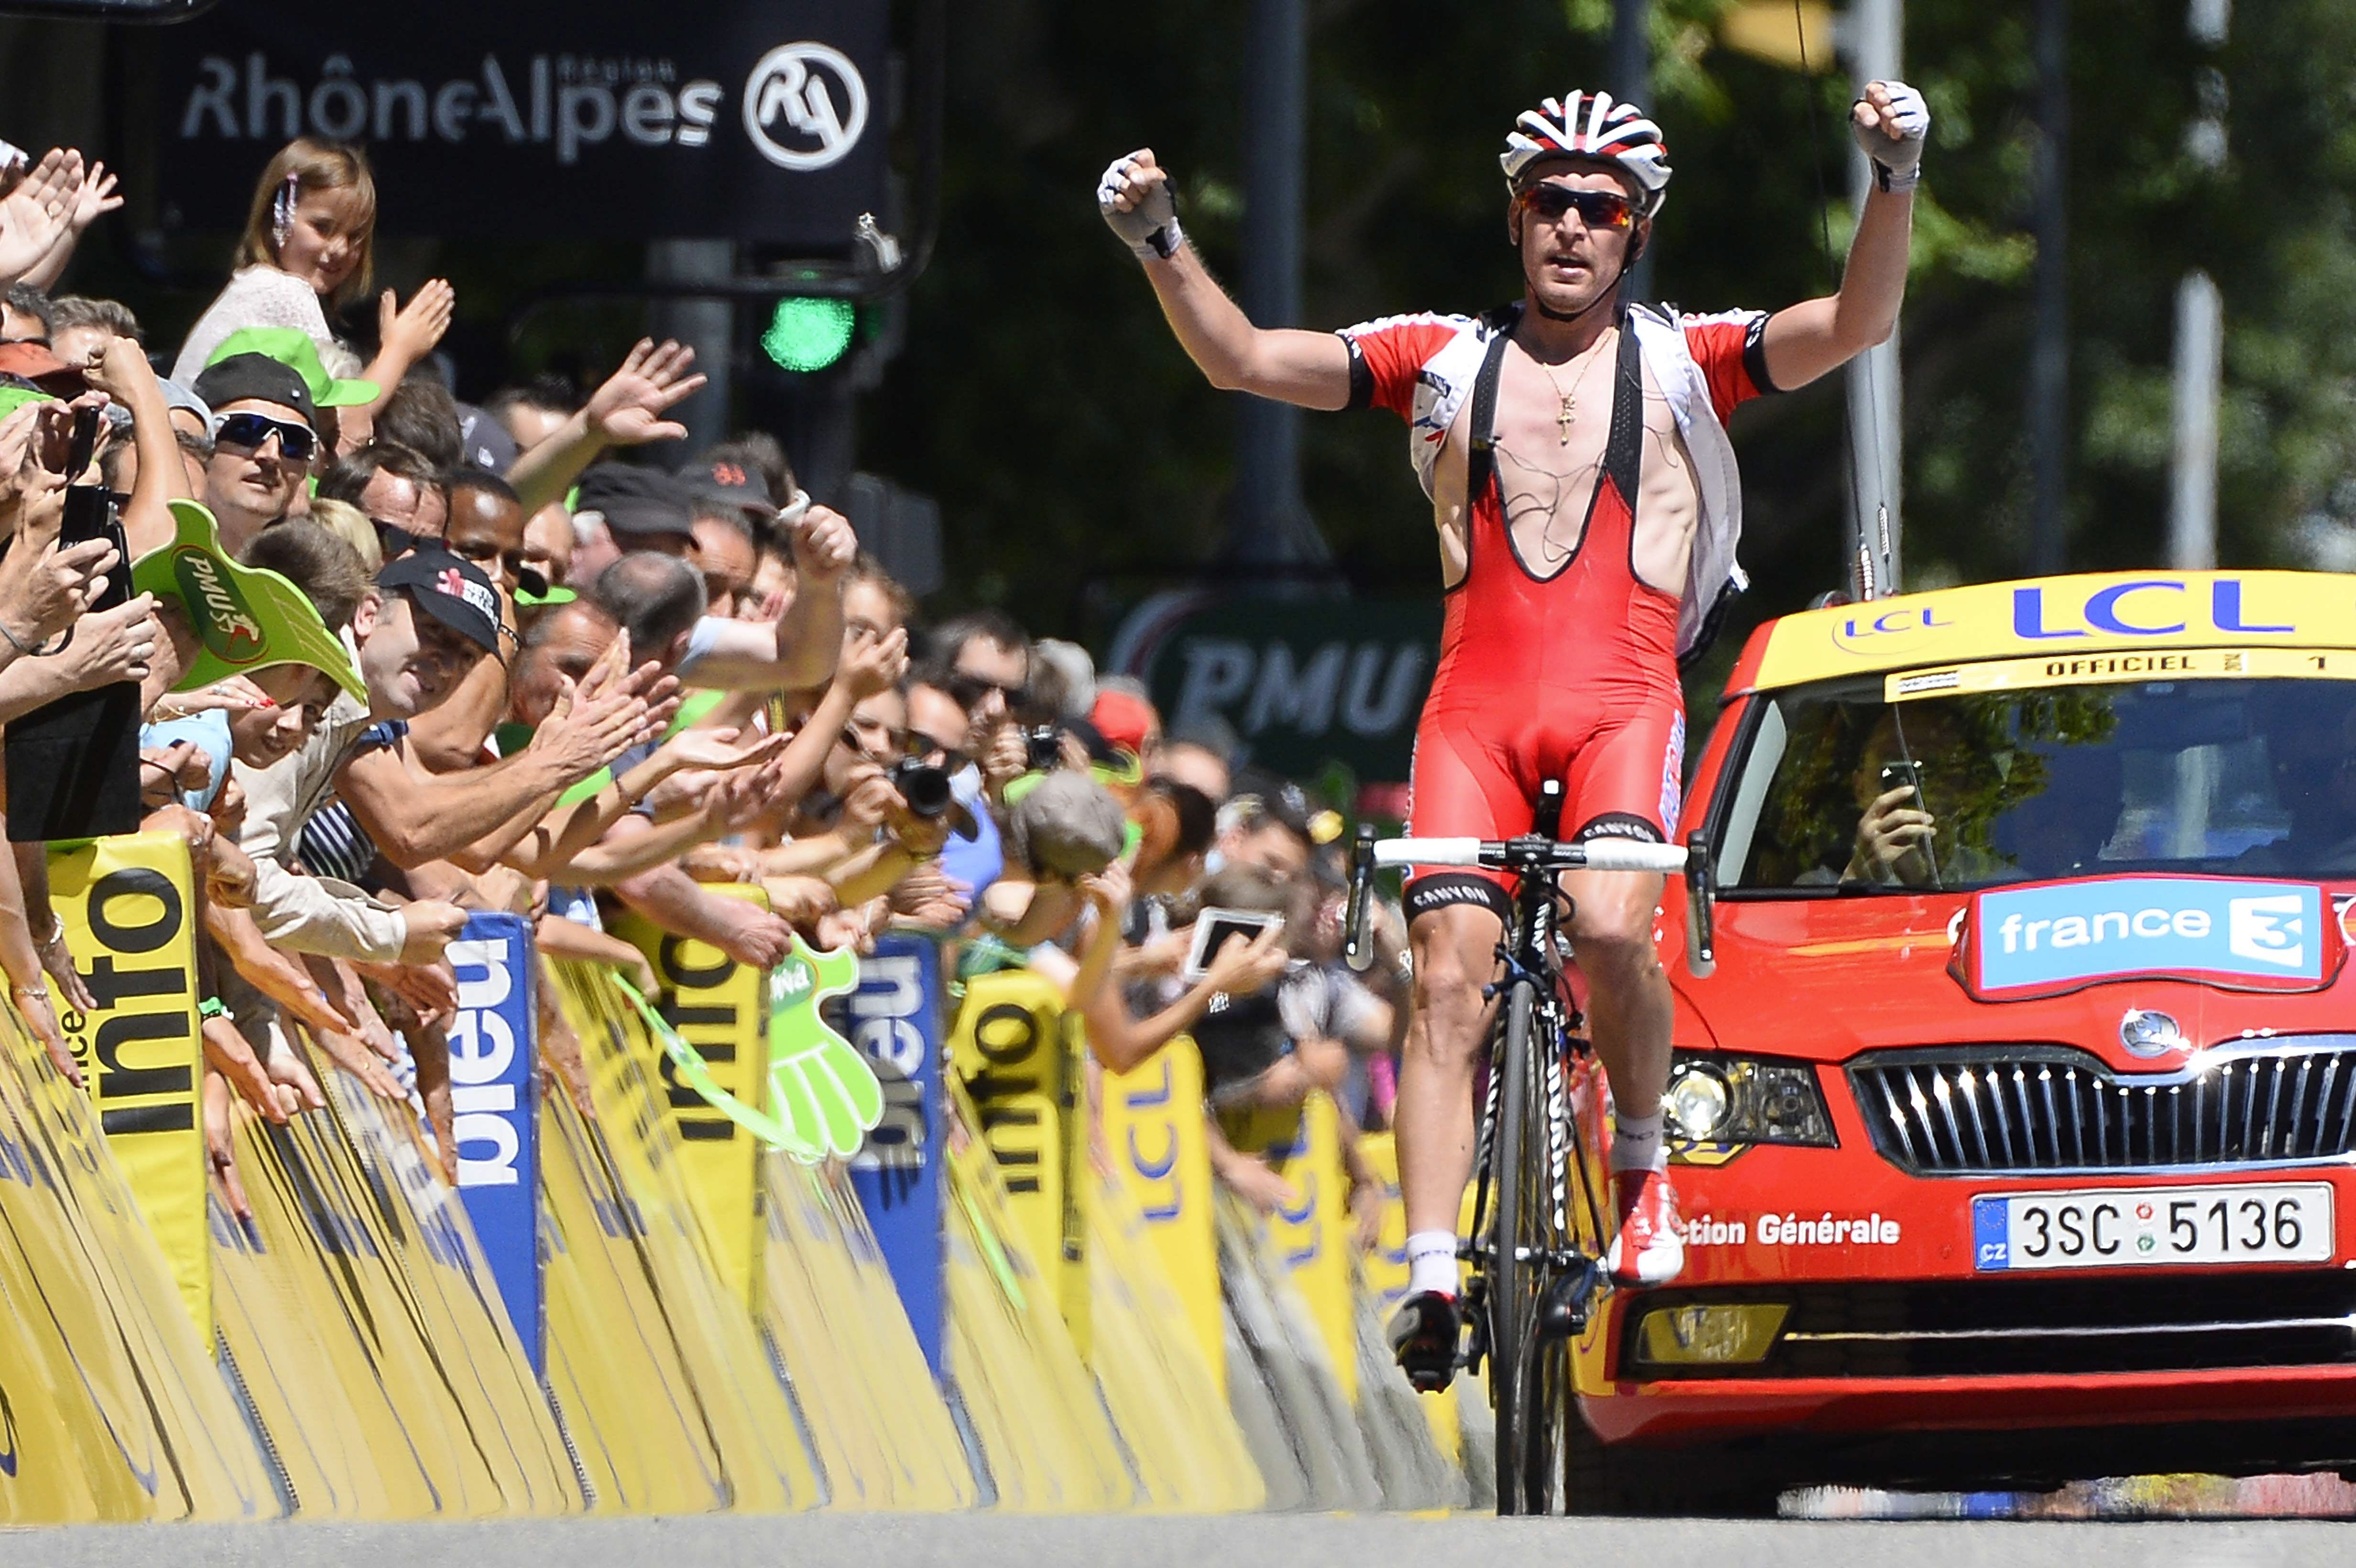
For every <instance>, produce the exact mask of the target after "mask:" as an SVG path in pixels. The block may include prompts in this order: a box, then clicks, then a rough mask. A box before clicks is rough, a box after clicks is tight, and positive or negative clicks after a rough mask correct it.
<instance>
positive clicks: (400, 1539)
mask: <svg viewBox="0 0 2356 1568" xmlns="http://www.w3.org/2000/svg"><path fill="white" fill-rule="evenodd" d="M2268 1485H2269V1484H2267V1483H2255V1482H2245V1483H2241V1484H2239V1485H2238V1486H2237V1485H2236V1484H2235V1483H2232V1482H2218V1481H2214V1480H2209V1479H2202V1480H2194V1481H2190V1482H2188V1481H2186V1480H2185V1479H2184V1478H2181V1477H2169V1478H2166V1479H2162V1480H2158V1481H2136V1482H2126V1483H2104V1486H2116V1487H2120V1488H2126V1495H2131V1496H2133V1497H2135V1498H2136V1499H2138V1500H2137V1502H2136V1509H2148V1508H2151V1507H2156V1506H2160V1505H2161V1502H2162V1499H2179V1501H2180V1503H2181V1505H2182V1506H2187V1507H2197V1508H2201V1509H2204V1510H2207V1509H2214V1508H2215V1507H2217V1506H2219V1505H2220V1504H2221V1503H2222V1504H2224V1505H2230V1506H2232V1507H2233V1508H2236V1509H2251V1508H2254V1509H2262V1510H2266V1511H2274V1510H2281V1511H2288V1512H2304V1511H2307V1509H2308V1508H2309V1507H2310V1506H2312V1505H2313V1504H2314V1503H2316V1502H2317V1501H2319V1499H2323V1498H2325V1497H2326V1496H2329V1497H2330V1498H2331V1499H2333V1500H2335V1501H2336V1502H2338V1503H2339V1504H2340V1505H2341V1506H2345V1503H2346V1500H2347V1488H2339V1489H2337V1490H2334V1491H2329V1492H2328V1493H2327V1492H2326V1491H2322V1490H2318V1489H2317V1488H2316V1487H2315V1484H2314V1483H2312V1482H2308V1481H2292V1482H2287V1483H2274V1484H2272V1488H2273V1489H2271V1490H2268V1489H2265V1488H2267V1486H2268ZM2097 1490H2100V1488H2094V1489H2093V1490H2090V1492H2089V1493H2088V1497H2089V1499H2091V1497H2092V1495H2093V1491H2097ZM1847 1496H1848V1497H1849V1498H1851V1499H1858V1500H1862V1499H1863V1498H1864V1497H1865V1494H1862V1493H1850V1494H1847ZM2267 1499H2272V1500H2267ZM1924 1500H1925V1499H1920V1498H1912V1499H1902V1501H1903V1505H1904V1506H1907V1507H1912V1506H1915V1505H1917V1504H1919V1503H1921V1502H1922V1501H1924ZM1948 1500H1952V1501H1956V1502H1958V1503H1960V1502H1961V1499H1948ZM2053 1501H2054V1499H2037V1508H2030V1507H2028V1506H2025V1505H2024V1506H2022V1507H2020V1508H2019V1509H2018V1511H2017V1512H2015V1513H2012V1514H2008V1516H2007V1517H2005V1518H2003V1519H1987V1518H1979V1517H1968V1518H1924V1519H1916V1520H1911V1521H1908V1522H1899V1523H1872V1522H1866V1521H1864V1520H1855V1519H1851V1520H1796V1519H1793V1520H1760V1521H1734V1520H1499V1519H1494V1518H1487V1517H1482V1516H1477V1515H1458V1516H1453V1517H1449V1518H1430V1517H1414V1518H1400V1517H1397V1516H1391V1517H1385V1516H1380V1515H1358V1516H1355V1517H1350V1516H1337V1515H1322V1516H1321V1515H1310V1516H1302V1515H1281V1514H1262V1515H1228V1516H1224V1517H1185V1516H1162V1517H1150V1516H1139V1515H1122V1516H1104V1515H1098V1516H1082V1517H1076V1518H1074V1517H1023V1516H1021V1515H1012V1514H1002V1513H981V1514H927V1515H912V1514H902V1515H875V1514H838V1513H817V1514H797V1515H769V1516H766V1517H765V1516H760V1515H744V1514H737V1515H720V1516H712V1517H701V1518H691V1519H610V1520H547V1521H528V1522H518V1523H466V1522H451V1523H443V1524H395V1525H333V1524H261V1525H231V1526H214V1525H194V1526H190V1525H130V1526H112V1527H91V1528H76V1529H63V1530H58V1529H47V1530H22V1531H0V1561H5V1562H7V1563H38V1564H39V1565H40V1568H98V1565H100V1564H107V1565H110V1568H111V1565H112V1564H117V1563H121V1564H125V1565H131V1568H193V1565H202V1568H217V1565H218V1568H226V1565H230V1564H237V1565H243V1564H249V1563H251V1564H255V1565H257V1568H259V1565H263V1564H266V1565H267V1568H344V1565H345V1564H349V1563H366V1564H367V1565H368V1568H466V1565H468V1564H476V1563H561V1564H562V1565H563V1568H646V1565H647V1564H648V1563H662V1564H664V1565H665V1568H781V1565H784V1568H833V1565H835V1564H841V1565H843V1568H995V1565H997V1564H1001V1563H1002V1564H1007V1565H1009V1568H1066V1565H1069V1568H1205V1564H1211V1563H1241V1564H1249V1565H1251V1568H1587V1565H1590V1564H1591V1565H1598V1568H1619V1565H1625V1568H1847V1564H1850V1563H1856V1564H1858V1565H1859V1568H1892V1564H1902V1568H2049V1565H2050V1568H2346V1565H2347V1564H2348V1563H2349V1562H2350V1559H2351V1549H2356V1531H2351V1528H2350V1527H2348V1526H2346V1525H2341V1524H2329V1523H2321V1522H2317V1521H2313V1520H2303V1519H2291V1520H2248V1519H2239V1518H2233V1519H2221V1518H2215V1517H2204V1518H2201V1519H2198V1520H2171V1521H2168V1522H2153V1521H2149V1520H2131V1519H2126V1518H2118V1519H2116V1520H2115V1522H2107V1523H2100V1524H2094V1523H2083V1522H2072V1520H2076V1519H2082V1518H2083V1517H2085V1516H2084V1515H2083V1514H2081V1515H2073V1516H2070V1518H2068V1519H2063V1518H2055V1517H2052V1516H2051V1515H2050V1514H2047V1513H2042V1512H2040V1511H2038V1509H2044V1508H2050V1507H2051V1506H2052V1504H2053ZM1892 1506H1897V1504H1895V1503H1893V1504H1892ZM2104 1517H2105V1518H2111V1517H2113V1516H2111V1515H2105V1516H2104Z"/></svg>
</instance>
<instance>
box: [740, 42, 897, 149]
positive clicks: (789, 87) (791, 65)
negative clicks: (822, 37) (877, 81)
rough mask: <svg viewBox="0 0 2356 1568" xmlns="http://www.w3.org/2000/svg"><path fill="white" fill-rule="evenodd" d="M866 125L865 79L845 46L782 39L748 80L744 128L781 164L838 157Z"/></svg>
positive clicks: (754, 140)
mask: <svg viewBox="0 0 2356 1568" xmlns="http://www.w3.org/2000/svg"><path fill="white" fill-rule="evenodd" d="M866 129H867V83H866V82H865V81H864V80H862V79H861V77H860V74H859V68H858V67H857V66H854V65H852V64H851V60H850V58H849V57H848V56H846V55H844V54H843V52H842V51H841V49H837V48H830V47H829V46H827V45H825V44H819V43H809V42H803V43H798V44H780V45H778V46H777V47H776V48H774V49H771V50H770V51H769V52H768V53H767V54H765V55H763V56H762V57H761V62H760V64H758V65H756V66H755V67H754V68H753V74H752V76H751V78H750V79H749V80H746V81H745V83H744V130H745V133H747V134H749V135H750V136H751V137H752V138H753V145H754V146H755V147H757V148H759V149H760V152H761V155H762V156H763V157H765V158H766V159H768V160H769V161H770V162H771V163H773V164H775V165H777V166H778V167H779V168H783V169H798V170H803V171H808V170H810V169H822V168H825V167H826V166H827V165H830V164H835V163H840V162H841V161H842V159H843V158H844V157H846V156H848V155H850V152H851V148H852V147H854V146H856V145H858V143H859V134H860V133H861V132H862V131H864V130H866Z"/></svg>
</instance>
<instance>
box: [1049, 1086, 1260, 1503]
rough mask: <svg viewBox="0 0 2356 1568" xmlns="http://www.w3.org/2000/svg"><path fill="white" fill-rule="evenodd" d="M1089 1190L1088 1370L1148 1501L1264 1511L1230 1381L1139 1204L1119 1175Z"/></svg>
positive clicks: (1096, 1180) (1091, 1183)
mask: <svg viewBox="0 0 2356 1568" xmlns="http://www.w3.org/2000/svg"><path fill="white" fill-rule="evenodd" d="M1198 1119H1199V1118H1198ZM1087 1197H1088V1202H1087V1221H1088V1245H1087V1254H1088V1279H1089V1283H1090V1287H1091V1290H1092V1293H1093V1296H1094V1300H1095V1312H1094V1316H1093V1317H1092V1318H1091V1322H1092V1324H1093V1327H1094V1336H1093V1339H1092V1342H1091V1344H1090V1347H1089V1358H1088V1360H1089V1365H1090V1366H1091V1367H1092V1368H1093V1369H1094V1370H1095V1371H1096V1375H1097V1382H1098V1385H1099V1386H1100V1387H1101V1388H1102V1389H1103V1390H1104V1397H1105V1404H1106V1407H1107V1408H1108V1409H1109V1410H1110V1411H1111V1412H1112V1416H1113V1420H1114V1421H1115V1423H1116V1424H1119V1428H1120V1431H1121V1435H1123V1436H1124V1437H1126V1438H1127V1439H1128V1440H1129V1443H1130V1453H1131V1457H1132V1459H1133V1460H1134V1462H1135V1464H1136V1467H1137V1477H1138V1482H1139V1485H1140V1487H1141V1488H1142V1490H1143V1492H1144V1499H1143V1500H1144V1501H1145V1502H1146V1503H1147V1504H1148V1505H1150V1506H1152V1507H1157V1508H1168V1509H1190V1510H1195V1511H1204V1512H1233V1511H1241V1510H1245V1509H1257V1508H1260V1507H1262V1506H1264V1505H1265V1504H1266V1503H1267V1501H1268V1488H1267V1487H1266V1486H1265V1485H1264V1484H1263V1483H1262V1482H1261V1480H1260V1475H1259V1467H1258V1466H1256V1465H1254V1464H1253V1463H1252V1459H1251V1450H1250V1447H1249V1445H1248V1444H1247V1443H1246V1442H1245V1440H1244V1435H1243V1433H1242V1431H1241V1430H1239V1429H1238V1428H1237V1425H1236V1421H1235V1417H1234V1416H1233V1415H1231V1414H1229V1413H1228V1411H1227V1405H1226V1392H1225V1390H1226V1379H1225V1378H1224V1377H1223V1376H1215V1375H1214V1374H1213V1372H1212V1367H1213V1365H1214V1363H1212V1362H1210V1361H1208V1360H1205V1358H1204V1356H1203V1353H1202V1349H1201V1348H1200V1346H1198V1345H1197V1344H1196V1343H1195V1339H1194V1333H1193V1330H1192V1325H1191V1324H1190V1323H1189V1322H1188V1321H1187V1319H1186V1315H1185V1311H1184V1308H1183V1306H1182V1304H1181V1302H1180V1300H1179V1297H1178V1293H1177V1291H1176V1290H1175V1289H1174V1288H1173V1286H1172V1285H1171V1283H1170V1278H1169V1275H1167V1274H1166V1273H1164V1272H1163V1270H1162V1260H1161V1258H1160V1256H1159V1255H1158V1254H1157V1253H1156V1252H1155V1248H1154V1243H1153V1239H1152V1236H1151V1231H1150V1228H1149V1226H1148V1224H1147V1221H1146V1219H1145V1216H1144V1214H1143V1213H1142V1212H1141V1211H1140V1210H1139V1208H1138V1206H1137V1201H1136V1200H1135V1198H1134V1197H1133V1196H1131V1194H1130V1190H1129V1189H1128V1187H1127V1186H1126V1185H1124V1184H1123V1183H1122V1182H1121V1181H1120V1180H1119V1179H1118V1178H1117V1177H1111V1176H1097V1177H1095V1178H1094V1179H1091V1180H1090V1181H1089V1182H1088V1184H1087ZM1206 1218H1207V1216H1206ZM1221 1360H1223V1361H1224V1360H1225V1358H1224V1357H1222V1358H1221Z"/></svg>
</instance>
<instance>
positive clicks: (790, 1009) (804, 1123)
mask: <svg viewBox="0 0 2356 1568" xmlns="http://www.w3.org/2000/svg"><path fill="white" fill-rule="evenodd" d="M858 987H859V955H858V954H857V953H855V952H853V951H851V949H850V948H847V947H846V948H844V949H843V950H842V951H841V952H840V953H816V952H813V951H811V950H810V949H809V947H808V946H806V945H805V944H803V942H802V939H801V938H800V937H798V936H797V937H795V938H794V946H793V951H792V952H790V953H788V954H787V955H786V958H785V962H784V963H782V964H779V965H777V966H776V968H774V969H772V970H770V971H769V1104H771V1105H772V1106H773V1107H775V1110H776V1117H777V1119H778V1121H780V1122H782V1123H783V1124H784V1125H786V1126H787V1128H789V1129H791V1130H792V1132H793V1133H794V1135H795V1136H797V1137H798V1139H799V1140H800V1141H801V1142H803V1143H805V1144H807V1145H811V1146H814V1147H816V1148H817V1149H818V1150H819V1152H820V1154H830V1155H833V1156H835V1157H837V1158H841V1159H847V1158H849V1157H851V1156H852V1155H854V1154H857V1153H858V1152H859V1146H860V1145H861V1144H862V1142H864V1141H865V1138H866V1134H867V1130H868V1129H869V1128H871V1127H873V1125H875V1124H876V1123H877V1122H879V1121H882V1120H883V1084H882V1083H878V1082H877V1081H876V1078H875V1072H874V1069H873V1068H871V1067H870V1066H868V1065H867V1059H866V1058H865V1057H863V1056H862V1055H860V1054H859V1051H858V1048H857V1047H855V1046H853V1045H852V1044H851V1042H850V1041H849V1040H845V1039H843V1038H842V1036H841V1035H839V1034H837V1033H835V1031H834V1030H833V1029H829V1028H828V1027H827V1023H826V1019H823V1018H822V1017H820V1016H819V1003H820V1002H822V1001H824V1000H825V999H826V998H827V997H839V996H841V995H843V994H844V993H846V992H849V991H853V990H856V989H858ZM795 1155H796V1157H797V1158H801V1159H809V1158H815V1157H817V1156H811V1155H803V1154H800V1153H799V1152H798V1151H795Z"/></svg>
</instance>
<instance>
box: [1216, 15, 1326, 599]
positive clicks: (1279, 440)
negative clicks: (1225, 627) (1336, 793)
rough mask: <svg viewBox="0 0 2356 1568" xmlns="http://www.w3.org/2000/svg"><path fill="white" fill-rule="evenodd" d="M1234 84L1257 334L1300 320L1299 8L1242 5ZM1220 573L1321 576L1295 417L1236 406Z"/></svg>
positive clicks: (1272, 407)
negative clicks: (1244, 22)
mask: <svg viewBox="0 0 2356 1568" xmlns="http://www.w3.org/2000/svg"><path fill="white" fill-rule="evenodd" d="M1246 47H1247V49H1248V59H1247V63H1246V76H1245V83H1244V148H1245V153H1244V156H1245V164H1244V271H1243V306H1244V312H1245V314H1246V315H1249V316H1250V317H1251V318H1252V321H1253V322H1254V323H1255V324H1256V325H1260V326H1295V325H1300V320H1301V162H1302V155H1303V146H1304V144H1305V142H1306V139H1307V126H1308V103H1307V97H1308V74H1309V17H1308V12H1307V6H1306V4H1305V0H1252V5H1251V31H1250V36H1249V37H1248V39H1247V40H1246ZM1236 458H1237V462H1236V470H1237V475H1236V477H1237V496H1236V501H1235V507H1234V511H1233V514H1232V521H1231V522H1230V524H1229V527H1228V529H1227V538H1226V544H1225V546H1224V547H1223V548H1222V549H1221V551H1220V555H1221V557H1222V559H1223V560H1225V562H1226V564H1227V565H1228V566H1230V567H1236V566H1243V565H1250V566H1258V567H1267V566H1274V567H1283V568H1292V569H1299V568H1303V567H1323V566H1330V565H1331V564H1332V561H1333V556H1332V553H1331V552H1330V551H1329V550H1328V549H1326V546H1325V541H1324V539H1323V537H1322V536H1321V535H1319V533H1318V532H1317V525H1316V523H1315V522H1314V521H1313V520H1312V518H1311V517H1310V516H1309V505H1308V503H1307V501H1306V500H1304V499H1303V498H1302V496H1301V411H1300V410H1298V409H1296V408H1293V407H1292V406H1291V405H1290V404H1289V403H1279V402H1272V401H1269V400H1266V399H1262V398H1255V397H1249V396H1247V397H1245V398H1243V399H1242V400H1241V407H1240V410H1239V412H1238V415H1237V442H1236Z"/></svg>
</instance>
